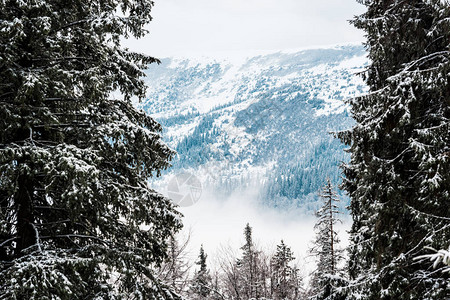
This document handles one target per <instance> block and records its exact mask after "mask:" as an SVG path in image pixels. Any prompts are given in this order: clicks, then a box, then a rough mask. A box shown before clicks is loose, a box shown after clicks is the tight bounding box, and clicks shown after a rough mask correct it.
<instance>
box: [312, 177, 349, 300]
mask: <svg viewBox="0 0 450 300" xmlns="http://www.w3.org/2000/svg"><path fill="white" fill-rule="evenodd" d="M319 197H320V198H321V199H322V201H323V205H322V207H321V208H320V209H319V210H318V211H317V212H316V217H317V222H316V224H315V226H314V229H315V231H316V238H315V240H314V244H313V247H312V249H311V250H310V252H311V254H312V255H314V256H315V257H316V259H317V268H316V270H315V271H314V272H313V276H312V279H311V284H310V285H311V290H310V292H309V294H310V296H311V297H310V298H311V299H338V298H339V297H340V296H339V295H337V293H336V289H335V285H336V278H337V277H338V276H339V275H340V273H341V272H340V269H339V266H338V264H339V262H340V261H341V260H342V250H340V249H339V248H338V244H339V242H340V239H339V236H338V234H337V232H336V226H335V225H336V224H337V223H338V222H341V221H340V219H339V217H338V214H339V209H338V205H337V204H338V203H339V202H340V200H339V198H338V197H337V195H336V192H335V191H334V189H333V186H332V184H331V181H330V179H329V178H327V182H326V184H325V186H324V187H323V188H322V191H321V192H320V193H319Z"/></svg>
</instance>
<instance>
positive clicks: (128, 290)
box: [0, 0, 181, 299]
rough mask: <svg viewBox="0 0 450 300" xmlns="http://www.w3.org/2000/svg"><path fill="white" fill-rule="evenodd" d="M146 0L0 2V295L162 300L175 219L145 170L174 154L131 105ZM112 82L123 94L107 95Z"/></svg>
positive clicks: (140, 88)
mask: <svg viewBox="0 0 450 300" xmlns="http://www.w3.org/2000/svg"><path fill="white" fill-rule="evenodd" d="M152 6H153V3H152V2H151V1H146V0H125V1H118V0H105V1H84V0H73V1H56V0H47V1H27V0H25V1H18V0H11V1H0V78H1V79H0V80H1V81H0V255H1V257H0V260H1V264H0V278H1V282H0V299H50V298H51V299H123V298H131V299H144V298H145V299H164V298H165V299H169V298H173V297H175V296H174V295H173V293H172V292H171V291H170V289H167V288H166V287H165V286H164V285H162V284H160V282H159V280H158V279H157V278H155V276H154V272H153V271H152V268H151V267H152V266H153V265H157V264H159V263H160V262H161V261H162V260H163V258H164V257H165V256H166V249H167V237H168V236H171V235H172V234H173V233H174V232H175V231H177V230H178V229H179V228H180V227H181V222H180V218H179V217H180V215H179V213H177V212H176V211H175V210H174V208H173V205H172V204H171V202H170V201H169V200H168V199H166V198H164V197H163V196H161V195H160V194H158V193H157V192H155V191H153V190H152V189H151V188H150V187H149V186H148V183H147V180H148V179H149V178H150V177H151V176H154V175H158V174H159V172H160V170H162V169H165V168H167V167H168V166H169V160H170V159H171V157H172V156H173V154H174V153H173V151H172V150H170V149H169V148H168V147H167V146H166V145H165V144H164V143H163V142H162V141H161V139H160V134H159V132H160V131H161V127H160V125H159V124H158V123H156V122H155V121H154V120H153V119H151V118H150V117H148V116H147V115H145V114H144V113H143V112H140V111H137V110H136V109H135V108H134V107H133V106H132V104H131V101H130V99H131V98H132V97H133V96H136V97H138V98H142V97H143V96H144V95H145V86H144V82H143V81H142V80H141V79H140V77H141V76H143V75H144V73H143V69H145V68H146V66H147V64H149V63H152V62H155V61H156V60H155V59H154V58H151V57H148V56H145V55H142V54H137V53H133V52H130V51H128V50H127V49H124V48H122V47H121V46H120V39H121V38H122V37H128V36H134V37H137V38H139V37H142V36H143V35H144V34H145V30H144V29H143V26H144V25H145V24H147V23H148V22H149V21H150V20H151V17H150V11H151V8H152ZM113 91H118V92H120V93H121V94H122V95H123V99H115V100H111V99H109V98H110V95H111V93H112V92H113Z"/></svg>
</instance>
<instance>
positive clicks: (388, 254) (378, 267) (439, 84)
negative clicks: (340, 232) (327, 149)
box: [339, 0, 450, 299]
mask: <svg viewBox="0 0 450 300" xmlns="http://www.w3.org/2000/svg"><path fill="white" fill-rule="evenodd" d="M360 2H361V3H362V4H364V5H365V6H366V7H367V11H366V13H364V14H362V15H361V16H359V17H356V18H355V19H354V20H353V23H354V25H355V26H356V27H357V28H360V29H362V30H364V31H365V32H366V38H367V41H366V47H367V49H368V55H369V58H370V60H371V64H370V66H369V67H368V69H367V72H365V74H364V76H365V80H366V82H367V84H368V86H369V88H370V92H369V93H368V94H367V95H364V96H362V97H358V98H356V99H352V100H351V101H350V105H351V107H352V113H353V116H354V118H355V120H356V122H357V123H356V125H355V126H354V127H353V128H352V129H351V130H349V131H346V132H342V133H340V134H339V136H340V138H341V139H342V140H343V141H344V142H346V143H347V144H348V145H350V149H349V151H350V153H351V161H350V163H349V164H346V165H344V166H343V170H344V175H345V180H344V183H343V188H344V189H345V190H346V191H347V192H348V193H349V195H350V197H351V205H350V209H351V215H352V217H353V225H352V229H351V232H350V234H351V237H350V238H351V245H350V260H349V274H350V277H351V279H352V280H353V282H352V284H351V285H350V286H351V293H350V296H349V297H350V298H358V297H360V296H361V295H362V297H363V298H364V299H445V298H446V297H448V294H449V285H448V282H449V273H444V272H440V271H439V270H433V268H432V267H431V266H430V265H429V263H428V262H426V261H414V258H415V257H417V256H420V255H426V254H427V253H429V252H430V251H429V250H427V248H426V247H431V248H433V249H446V248H447V247H448V243H449V241H450V228H449V223H450V222H449V218H448V217H449V216H450V205H449V203H450V193H449V191H450V126H449V119H450V43H449V41H450V3H449V2H448V0H411V1H393V0H383V1H381V0H368V1H360ZM442 267H444V266H442ZM358 299H360V298H358Z"/></svg>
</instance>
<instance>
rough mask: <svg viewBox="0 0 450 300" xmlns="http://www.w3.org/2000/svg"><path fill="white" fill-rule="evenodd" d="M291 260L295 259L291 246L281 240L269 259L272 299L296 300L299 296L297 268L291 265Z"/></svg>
mask: <svg viewBox="0 0 450 300" xmlns="http://www.w3.org/2000/svg"><path fill="white" fill-rule="evenodd" d="M293 260H295V257H294V254H293V253H292V251H291V248H290V247H288V246H287V245H286V244H285V243H284V241H283V240H281V243H280V244H279V245H277V251H276V252H275V255H274V256H273V257H272V260H271V266H272V268H271V270H272V276H271V277H272V278H271V280H272V286H273V289H274V291H273V299H274V300H284V299H292V300H296V299H298V297H299V292H300V278H299V274H298V268H297V267H296V266H295V265H292V261H293Z"/></svg>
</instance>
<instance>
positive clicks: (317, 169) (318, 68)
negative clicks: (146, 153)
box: [139, 46, 367, 209]
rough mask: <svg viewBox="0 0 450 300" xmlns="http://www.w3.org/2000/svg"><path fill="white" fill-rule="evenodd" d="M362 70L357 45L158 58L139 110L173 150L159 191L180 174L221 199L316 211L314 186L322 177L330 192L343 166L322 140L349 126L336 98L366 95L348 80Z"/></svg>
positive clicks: (336, 146)
mask: <svg viewBox="0 0 450 300" xmlns="http://www.w3.org/2000/svg"><path fill="white" fill-rule="evenodd" d="M366 63H367V58H366V57H365V51H364V49H363V48H362V47H361V46H342V47H334V48H330V49H311V50H302V51H297V52H296V51H291V52H277V53H270V54H264V55H257V56H250V57H245V56H241V57H235V58H233V59H217V58H216V59H214V58H203V59H182V58H167V59H163V60H162V64H161V65H159V66H156V65H155V66H151V67H150V69H149V70H148V72H147V73H148V76H147V78H146V81H147V84H148V85H149V95H148V100H146V101H144V102H143V103H141V104H139V105H140V107H141V108H143V109H144V110H146V111H147V112H148V113H149V114H151V115H152V116H153V117H155V118H156V119H157V120H158V121H159V122H161V123H162V125H163V127H164V134H163V135H164V139H165V140H166V142H168V143H169V145H170V146H171V147H172V148H174V149H176V150H177V152H178V156H177V158H176V160H175V161H174V162H173V168H172V169H171V170H170V171H169V172H168V173H166V174H164V176H163V178H162V179H161V180H159V181H158V182H157V183H158V184H164V183H165V182H167V180H168V179H169V178H170V177H171V176H172V175H173V174H175V173H178V172H181V171H182V170H187V171H189V172H191V173H193V174H195V175H196V176H197V177H198V178H199V179H200V181H201V182H202V184H203V186H204V188H207V189H210V190H214V191H216V192H219V193H216V194H220V195H223V196H224V197H226V196H228V195H229V194H231V193H232V192H233V191H236V190H243V189H248V188H249V187H253V188H255V189H256V190H257V194H258V197H259V199H260V200H261V201H262V202H264V203H266V204H268V205H271V206H278V207H291V206H304V207H305V209H312V208H314V207H313V206H314V205H313V203H314V201H315V198H316V192H317V190H318V188H319V187H320V186H321V185H322V184H323V182H324V181H325V178H326V177H327V176H328V177H330V178H331V179H332V181H333V183H334V184H337V183H338V181H339V169H338V165H339V163H340V162H341V161H345V160H347V159H348V157H347V155H346V154H345V153H344V152H343V151H342V150H343V145H341V144H340V143H339V142H338V141H337V140H335V139H334V138H333V137H331V136H330V135H329V133H328V132H330V131H335V130H341V129H344V128H348V127H350V126H351V125H352V124H353V121H352V119H351V118H350V117H349V113H348V111H347V107H346V105H345V104H344V103H343V101H342V100H343V99H346V98H350V97H353V96H355V95H359V94H360V93H362V92H363V91H364V90H365V86H364V84H363V82H362V80H361V79H360V78H359V77H358V76H355V74H356V73H357V72H360V71H361V70H362V68H363V67H364V65H365V64H366ZM308 205H309V206H308ZM311 205H312V206H311Z"/></svg>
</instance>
